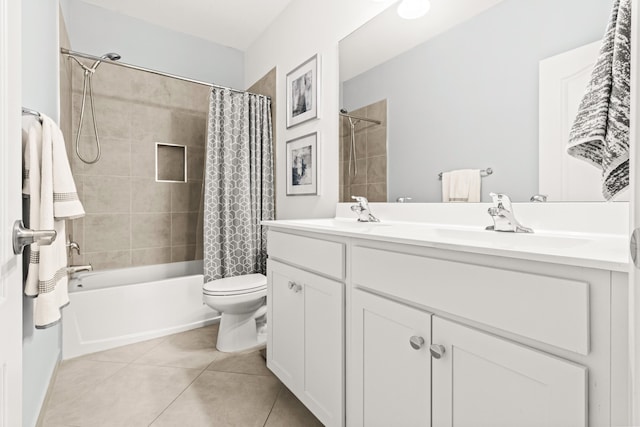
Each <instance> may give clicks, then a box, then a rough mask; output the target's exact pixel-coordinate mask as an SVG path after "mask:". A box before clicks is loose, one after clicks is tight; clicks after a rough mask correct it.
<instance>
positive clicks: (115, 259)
mask: <svg viewBox="0 0 640 427" xmlns="http://www.w3.org/2000/svg"><path fill="white" fill-rule="evenodd" d="M83 263H84V264H91V265H92V266H93V269H94V270H106V269H109V268H122V267H129V266H130V265H131V251H129V250H126V251H110V252H88V253H86V254H84V262H83Z"/></svg>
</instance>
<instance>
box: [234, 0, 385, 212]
mask: <svg viewBox="0 0 640 427" xmlns="http://www.w3.org/2000/svg"><path fill="white" fill-rule="evenodd" d="M391 3H393V1H387V2H384V3H374V2H372V1H370V0H322V1H318V0H294V1H293V2H292V3H291V4H290V5H289V6H288V7H287V8H286V9H285V10H284V11H283V12H282V14H280V16H279V17H278V18H277V19H276V21H275V22H274V23H273V24H272V25H271V26H269V28H267V30H266V31H265V32H264V33H263V34H262V35H261V37H260V38H259V39H258V40H257V41H256V42H255V43H254V44H253V45H252V46H250V47H249V49H248V50H247V52H246V54H245V86H246V87H248V86H250V85H251V84H252V83H254V82H255V81H257V80H258V79H259V78H260V77H262V76H263V75H265V74H266V73H267V72H268V71H269V70H271V68H273V67H274V66H275V67H277V77H276V78H277V80H276V85H277V99H278V102H277V107H276V108H277V111H276V117H277V121H276V123H275V125H274V126H275V128H276V134H277V135H278V140H277V141H276V151H275V160H276V174H277V176H276V217H277V218H278V219H287V218H311V217H330V216H333V215H334V213H335V206H336V203H337V202H338V161H339V160H338V139H339V127H338V124H339V117H338V111H339V102H338V100H339V90H338V86H339V69H338V42H339V41H340V39H342V38H343V37H345V36H347V35H348V34H349V33H351V32H352V31H354V30H355V29H356V28H358V27H359V26H360V25H362V24H364V23H365V22H366V21H367V20H369V19H370V18H372V17H373V16H375V15H376V14H377V13H379V12H380V11H382V10H383V9H384V8H385V7H387V6H388V5H389V4H391ZM316 53H317V54H318V56H319V58H320V64H321V67H320V78H321V88H320V96H319V98H320V106H319V115H320V118H319V119H317V120H313V121H310V122H306V123H304V124H301V125H298V126H296V127H293V128H291V129H287V128H286V119H285V118H286V102H285V95H286V89H285V80H286V75H287V73H288V72H289V71H291V70H293V69H294V68H295V67H297V66H298V65H299V64H301V63H302V62H304V61H305V60H307V59H308V58H310V57H311V56H313V55H315V54H316ZM315 131H317V132H319V136H320V138H319V146H318V148H319V158H320V168H319V188H318V191H319V195H318V196H295V197H287V196H286V184H285V151H286V141H288V140H290V139H293V138H296V137H299V136H302V135H306V134H308V133H311V132H315Z"/></svg>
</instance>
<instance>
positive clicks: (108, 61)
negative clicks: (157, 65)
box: [60, 48, 271, 99]
mask: <svg viewBox="0 0 640 427" xmlns="http://www.w3.org/2000/svg"><path fill="white" fill-rule="evenodd" d="M60 53H62V54H63V55H67V56H76V57H79V58H84V59H90V60H92V61H102V62H103V63H104V64H112V65H117V66H119V67H124V68H130V69H132V70H137V71H144V72H145V73H151V74H155V75H158V76H164V77H170V78H172V79H176V80H182V81H184V82H189V83H195V84H198V85H203V86H209V87H212V88H214V87H215V88H217V89H228V90H230V91H232V92H238V93H248V94H250V95H258V96H264V97H266V98H269V99H271V97H269V96H267V95H261V94H259V93H252V92H248V91H246V90H240V89H234V88H232V87H226V86H220V85H216V84H213V83H209V82H203V81H201V80H195V79H190V78H188V77H182V76H178V75H176V74H171V73H165V72H163V71H157V70H153V69H151V68H144V67H139V66H137V65H132V64H127V63H126V62H121V61H112V60H111V59H108V58H101V57H99V56H95V55H89V54H88V53H82V52H76V51H73V50H69V49H65V48H60Z"/></svg>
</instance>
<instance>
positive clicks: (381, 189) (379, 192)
mask: <svg viewBox="0 0 640 427" xmlns="http://www.w3.org/2000/svg"><path fill="white" fill-rule="evenodd" d="M367 198H368V199H369V201H370V202H381V203H385V202H386V201H387V184H382V183H380V184H367Z"/></svg>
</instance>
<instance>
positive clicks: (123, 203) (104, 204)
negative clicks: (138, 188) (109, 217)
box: [81, 176, 131, 213]
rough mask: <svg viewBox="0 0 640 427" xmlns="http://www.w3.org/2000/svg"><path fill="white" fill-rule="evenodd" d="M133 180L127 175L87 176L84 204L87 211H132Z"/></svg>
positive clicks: (83, 194)
mask: <svg viewBox="0 0 640 427" xmlns="http://www.w3.org/2000/svg"><path fill="white" fill-rule="evenodd" d="M130 199H131V182H130V180H129V178H127V177H115V176H85V177H84V184H83V191H82V199H81V201H82V204H83V205H84V209H85V211H86V212H87V213H124V212H130V211H131V206H130Z"/></svg>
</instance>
